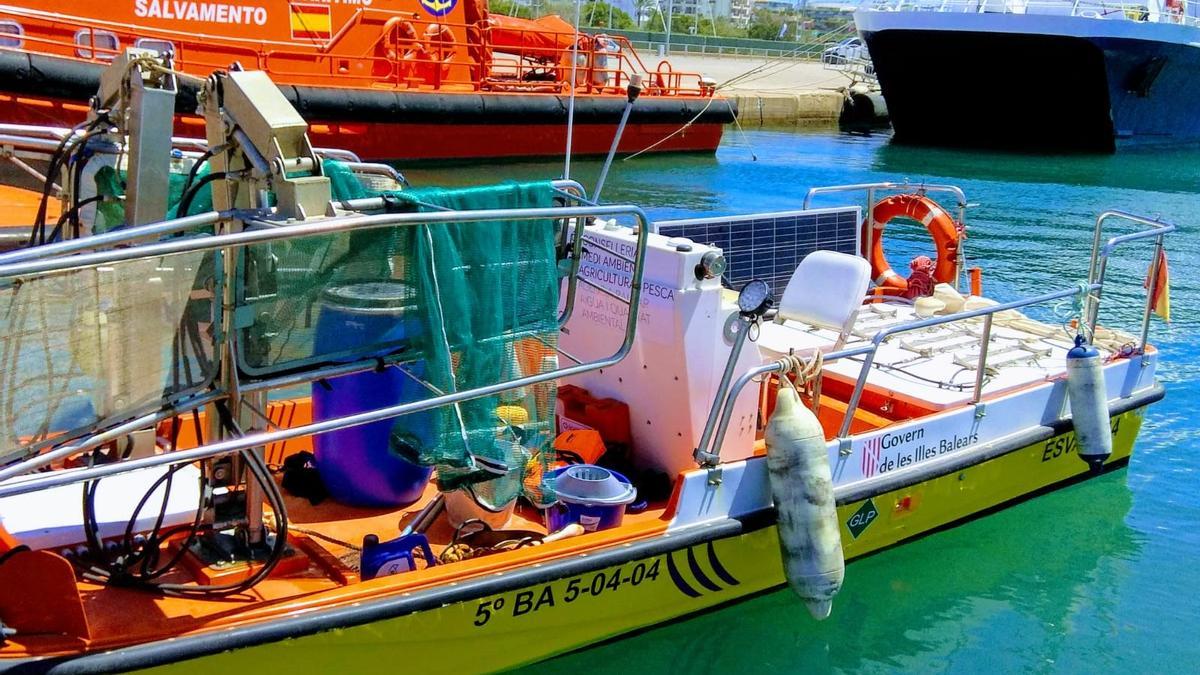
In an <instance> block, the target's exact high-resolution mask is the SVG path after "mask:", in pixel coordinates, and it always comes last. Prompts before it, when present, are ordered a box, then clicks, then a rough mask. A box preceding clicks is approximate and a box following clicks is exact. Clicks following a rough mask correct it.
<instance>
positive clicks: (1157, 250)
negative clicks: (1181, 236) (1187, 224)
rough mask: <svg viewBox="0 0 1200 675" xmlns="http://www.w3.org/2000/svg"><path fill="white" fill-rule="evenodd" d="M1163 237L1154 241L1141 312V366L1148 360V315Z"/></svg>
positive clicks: (1152, 308)
mask: <svg viewBox="0 0 1200 675" xmlns="http://www.w3.org/2000/svg"><path fill="white" fill-rule="evenodd" d="M1163 236H1165V235H1162V234H1160V235H1158V237H1157V238H1156V239H1155V243H1154V258H1153V259H1151V260H1150V275H1149V276H1148V277H1147V280H1148V281H1149V283H1148V284H1146V306H1145V308H1143V310H1142V336H1141V339H1140V340H1138V351H1139V352H1141V355H1142V364H1143V365H1144V364H1145V363H1146V360H1147V358H1148V357H1147V356H1146V343H1147V342H1148V341H1149V339H1150V314H1151V313H1153V311H1154V290H1155V286H1157V285H1158V266H1159V261H1160V260H1161V259H1162V250H1163Z"/></svg>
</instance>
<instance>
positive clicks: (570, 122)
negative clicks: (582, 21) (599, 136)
mask: <svg viewBox="0 0 1200 675" xmlns="http://www.w3.org/2000/svg"><path fill="white" fill-rule="evenodd" d="M581 2H583V0H575V24H574V27H575V37H574V41H573V42H572V43H571V82H570V87H571V98H570V100H569V101H568V102H567V157H566V160H565V162H564V164H563V180H568V179H570V178H571V141H572V140H573V139H572V136H573V135H574V132H575V73H576V70H577V69H578V68H579V11H580V9H579V7H580V3H581Z"/></svg>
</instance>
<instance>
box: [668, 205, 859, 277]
mask: <svg viewBox="0 0 1200 675" xmlns="http://www.w3.org/2000/svg"><path fill="white" fill-rule="evenodd" d="M861 221H862V210H861V209H860V208H859V207H857V206H845V207H837V208H829V209H810V210H807V211H779V212H776V213H755V214H750V215H745V216H718V217H716V218H694V219H688V220H664V221H659V222H658V232H659V234H662V235H664V236H667V237H687V238H688V239H691V240H692V241H695V242H697V243H700V244H708V245H709V246H716V247H718V248H720V249H721V250H722V251H724V252H725V262H726V268H725V276H724V277H723V278H722V281H723V282H724V284H725V285H726V286H728V287H729V288H734V289H737V288H741V287H742V286H743V285H744V284H745V283H746V282H748V281H750V280H751V279H762V280H763V281H766V282H767V283H768V284H770V286H771V291H772V293H774V295H775V297H777V298H778V297H782V296H783V289H784V287H785V286H786V285H787V282H788V279H790V278H791V277H792V272H794V271H795V270H796V265H799V264H800V261H801V260H803V259H804V258H805V256H807V255H808V254H809V253H812V252H813V251H820V250H828V251H838V252H839V253H848V254H850V255H859V254H860V251H859V223H860V222H861Z"/></svg>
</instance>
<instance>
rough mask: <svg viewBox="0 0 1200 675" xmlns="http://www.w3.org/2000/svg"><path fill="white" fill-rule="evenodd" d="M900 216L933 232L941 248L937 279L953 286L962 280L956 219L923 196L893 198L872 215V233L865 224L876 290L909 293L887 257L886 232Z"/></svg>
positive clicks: (896, 196) (865, 245) (905, 283)
mask: <svg viewBox="0 0 1200 675" xmlns="http://www.w3.org/2000/svg"><path fill="white" fill-rule="evenodd" d="M897 216H906V217H908V218H912V219H913V220H915V221H917V222H919V223H921V224H922V225H924V226H925V228H926V229H927V230H929V234H930V235H931V236H932V237H933V243H934V244H935V245H936V246H937V261H936V263H935V265H934V270H933V278H934V281H936V282H937V283H940V284H948V283H953V282H954V279H955V277H957V276H958V240H959V232H958V226H957V225H956V224H955V223H954V218H951V217H950V214H949V213H947V212H946V210H945V209H943V208H942V207H941V206H939V205H938V203H937V202H935V201H933V200H932V199H930V198H928V197H926V196H925V195H922V194H904V195H892V196H891V197H888V198H886V199H882V200H880V201H879V202H878V203H877V204H876V205H875V208H874V209H873V210H872V211H871V220H873V221H874V223H875V225H874V227H872V228H870V229H868V227H867V225H868V222H864V223H863V228H862V232H863V234H862V237H863V242H862V246H863V251H864V252H866V255H867V259H868V260H870V261H871V275H872V276H873V277H874V278H875V284H876V286H879V287H882V288H884V289H885V290H884V292H885V293H888V292H889V291H890V290H894V291H896V292H903V291H906V290H908V282H907V281H906V280H905V279H904V277H902V276H900V275H899V274H897V273H896V272H895V270H893V269H892V266H891V264H890V263H888V261H887V256H886V255H884V253H883V228H884V227H886V226H887V224H888V222H889V221H890V220H892V219H893V218H896V217H897Z"/></svg>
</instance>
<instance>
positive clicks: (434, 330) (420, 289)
mask: <svg viewBox="0 0 1200 675" xmlns="http://www.w3.org/2000/svg"><path fill="white" fill-rule="evenodd" d="M325 169H326V175H327V176H329V178H330V180H331V182H332V183H333V187H334V193H335V198H336V199H356V198H362V197H371V196H379V195H380V194H381V193H379V192H376V191H372V190H370V189H368V188H366V187H364V186H363V185H362V184H361V183H360V182H359V181H358V180H357V178H355V176H354V175H353V174H352V173H351V172H350V171H349V170H348V169H346V168H345V167H344V166H341V165H338V164H331V163H329V162H327V163H326V167H325ZM387 194H388V197H389V199H390V200H392V208H393V209H394V210H401V211H410V212H433V211H440V210H445V209H452V210H456V211H461V210H480V209H503V208H521V207H530V208H533V207H549V206H552V205H553V199H554V191H553V188H552V187H551V185H550V184H549V183H548V182H542V183H525V184H517V183H511V184H503V185H494V186H487V187H478V188H467V189H455V190H446V189H437V188H429V189H415V190H405V191H403V192H394V193H387ZM554 242H555V224H554V222H553V221H552V220H548V219H543V220H499V221H485V222H469V223H459V224H432V225H428V224H421V225H416V226H403V227H383V228H376V229H371V230H359V231H351V232H345V233H338V234H333V235H320V236H312V237H304V238H299V239H291V240H287V241H282V242H273V243H271V244H264V245H256V246H252V247H249V248H247V249H246V251H245V257H246V261H247V262H246V267H245V269H246V271H247V274H246V276H245V283H244V286H243V296H242V297H241V298H240V300H239V304H240V305H241V306H242V308H243V309H242V312H241V315H242V316H244V317H245V322H246V323H245V325H244V326H243V332H242V340H241V353H240V357H241V363H240V364H239V365H240V367H241V368H242V369H243V370H244V371H245V373H246V374H247V375H248V376H250V377H265V376H270V375H273V374H279V373H284V372H290V371H296V370H299V369H308V368H313V367H317V366H319V365H325V364H330V363H352V362H358V361H361V360H363V359H380V361H381V363H382V362H383V361H388V362H399V363H400V366H399V367H401V368H403V369H404V371H405V372H406V373H408V374H409V376H410V377H412V378H414V379H419V380H420V381H421V387H420V390H421V391H423V392H424V393H425V397H432V396H435V395H438V394H450V393H455V392H465V391H468V390H471V389H476V388H479V387H485V386H490V385H496V384H500V383H503V382H507V381H511V380H514V379H516V378H519V377H522V376H529V375H534V374H538V373H543V372H548V371H551V370H554V369H556V368H557V367H558V361H557V357H556V345H557V335H558V316H557V310H558V276H557V264H556V258H555V248H554ZM347 303H354V304H356V308H355V311H356V312H358V313H366V315H367V316H370V313H371V312H374V313H376V314H375V316H378V313H380V312H383V313H386V312H392V313H394V314H395V316H396V317H397V318H396V319H395V322H394V323H395V327H394V329H389V330H385V331H381V332H379V334H378V335H377V336H376V338H375V339H372V340H370V341H369V342H367V343H363V342H362V341H361V340H359V339H351V338H349V337H348V335H349V334H350V333H352V332H353V327H348V328H347V331H346V337H344V338H342V339H338V338H337V337H336V336H334V337H331V336H330V334H329V327H328V324H323V322H322V317H323V316H332V315H333V314H334V313H335V312H337V311H339V310H337V309H335V308H341V309H343V310H344V309H345V306H346V305H347ZM401 317H402V318H401ZM346 320H353V319H346ZM363 320H364V321H369V320H370V319H363ZM332 386H334V387H336V386H337V383H336V380H333V381H332ZM554 397H555V389H554V385H553V383H545V384H538V385H533V386H529V387H524V388H520V389H515V390H511V391H507V392H501V393H498V394H494V395H490V396H483V397H478V398H473V399H471V400H467V401H463V402H460V403H458V404H455V405H449V406H442V407H439V408H436V409H434V410H432V411H429V412H426V413H416V414H411V415H406V416H401V417H399V418H396V421H395V422H394V426H393V430H392V434H391V437H392V443H391V449H392V451H394V452H396V453H399V454H400V455H401V456H403V457H405V458H406V459H408V460H410V461H413V462H416V463H418V464H422V465H427V466H435V467H437V476H438V481H439V484H440V487H441V488H443V489H446V490H449V489H458V488H466V489H470V490H472V492H474V493H475V496H476V498H477V499H478V500H479V501H480V502H483V503H484V504H488V505H493V506H495V507H497V508H498V507H500V506H503V505H504V504H506V503H508V502H511V501H512V500H513V499H515V498H516V497H517V496H519V495H521V494H525V495H526V496H528V497H529V498H530V499H532V500H533V501H535V502H539V503H548V502H549V501H553V495H552V492H551V491H550V490H549V489H548V487H547V486H546V485H545V484H544V481H543V480H542V477H543V476H545V475H546V473H547V469H548V462H549V457H550V451H549V448H550V442H551V440H552V438H551V436H552V433H553V422H552V417H553V402H554ZM377 407H382V405H380V406H377Z"/></svg>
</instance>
